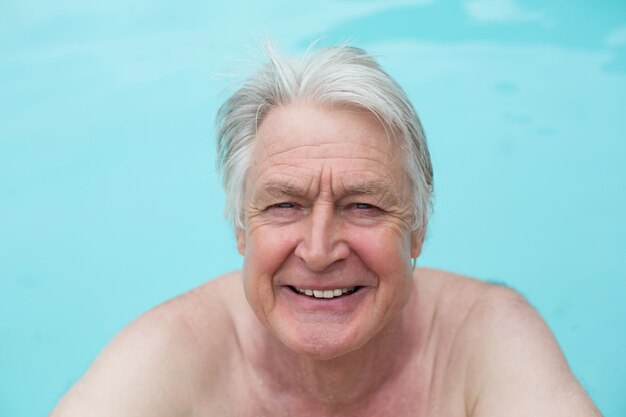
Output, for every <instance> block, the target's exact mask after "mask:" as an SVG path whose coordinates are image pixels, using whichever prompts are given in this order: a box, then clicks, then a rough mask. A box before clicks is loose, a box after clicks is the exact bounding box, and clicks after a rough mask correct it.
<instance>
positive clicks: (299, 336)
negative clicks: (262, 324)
mask: <svg viewBox="0 0 626 417" xmlns="http://www.w3.org/2000/svg"><path fill="white" fill-rule="evenodd" d="M316 327H317V329H307V328H306V326H301V327H298V328H297V329H296V331H295V333H296V334H293V333H292V332H289V333H291V334H278V335H276V336H277V337H278V340H279V341H280V342H282V343H283V344H284V345H285V346H286V347H287V348H288V349H289V350H291V351H292V352H294V353H296V354H297V355H301V356H304V357H307V358H310V359H314V360H319V361H326V360H331V359H335V358H338V357H341V356H343V355H346V354H348V353H350V352H353V351H355V350H358V349H359V348H361V347H362V346H363V345H365V344H366V343H367V340H368V339H367V338H364V337H363V336H364V335H360V336H361V337H359V335H357V334H355V333H356V332H354V331H346V330H345V326H341V328H340V329H336V330H333V329H328V328H323V329H320V327H326V326H319V325H317V326H316ZM363 339H365V340H363Z"/></svg>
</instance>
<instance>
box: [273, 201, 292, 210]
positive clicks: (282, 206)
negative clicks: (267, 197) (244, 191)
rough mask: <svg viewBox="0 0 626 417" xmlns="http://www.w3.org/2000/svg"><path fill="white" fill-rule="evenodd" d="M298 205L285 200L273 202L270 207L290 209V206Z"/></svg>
mask: <svg viewBox="0 0 626 417" xmlns="http://www.w3.org/2000/svg"><path fill="white" fill-rule="evenodd" d="M295 207H296V205H295V204H294V203H289V202H284V203H277V204H272V205H271V206H269V208H271V209H272V208H276V209H290V208H295Z"/></svg>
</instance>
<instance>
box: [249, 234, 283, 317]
mask: <svg viewBox="0 0 626 417" xmlns="http://www.w3.org/2000/svg"><path fill="white" fill-rule="evenodd" d="M286 236H290V234H289V232H287V231H276V230H274V231H271V232H270V231H269V230H267V231H266V230H265V229H264V228H258V229H255V230H254V231H252V232H250V233H248V234H247V235H246V248H245V249H246V250H245V252H244V254H243V255H244V265H243V272H244V273H243V282H244V288H245V292H246V296H247V297H248V300H249V301H250V302H251V303H252V304H255V305H256V304H259V303H260V302H261V300H262V301H263V302H266V301H267V300H273V299H274V296H273V291H274V289H273V277H274V275H275V274H276V272H277V271H278V270H279V269H280V267H281V265H283V263H284V262H285V259H287V258H288V257H289V254H290V253H291V252H292V251H293V245H294V243H293V242H291V241H290V240H289V239H287V238H286Z"/></svg>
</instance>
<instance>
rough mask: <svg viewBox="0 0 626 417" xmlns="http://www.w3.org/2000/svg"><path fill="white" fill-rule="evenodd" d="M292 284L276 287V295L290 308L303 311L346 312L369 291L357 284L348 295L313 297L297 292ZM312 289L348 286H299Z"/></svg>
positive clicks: (322, 289)
mask: <svg viewBox="0 0 626 417" xmlns="http://www.w3.org/2000/svg"><path fill="white" fill-rule="evenodd" d="M293 287H294V286H291V285H282V286H280V287H277V288H276V296H277V297H279V298H280V299H284V300H285V301H286V302H287V303H288V304H289V305H290V306H291V307H292V308H295V309H296V310H299V311H303V312H311V313H314V312H328V313H347V312H350V311H354V310H355V309H356V308H357V307H358V306H359V304H361V302H362V301H363V299H364V298H365V297H366V296H367V294H368V293H369V291H368V287H363V286H357V288H358V290H357V291H355V292H353V293H352V294H349V295H343V296H341V297H335V298H315V297H310V296H307V295H303V294H298V293H297V292H295V291H294V290H292V288H293ZM299 288H307V289H312V290H320V291H325V290H332V289H336V288H351V287H350V286H348V287H329V286H326V285H325V286H310V287H304V286H303V287H299Z"/></svg>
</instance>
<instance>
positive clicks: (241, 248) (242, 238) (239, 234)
mask: <svg viewBox="0 0 626 417" xmlns="http://www.w3.org/2000/svg"><path fill="white" fill-rule="evenodd" d="M235 237H236V238H237V251H238V252H239V254H240V255H241V256H244V254H245V253H246V231H245V230H243V229H242V228H240V227H238V228H237V229H236V230H235Z"/></svg>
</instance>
